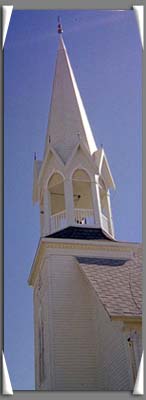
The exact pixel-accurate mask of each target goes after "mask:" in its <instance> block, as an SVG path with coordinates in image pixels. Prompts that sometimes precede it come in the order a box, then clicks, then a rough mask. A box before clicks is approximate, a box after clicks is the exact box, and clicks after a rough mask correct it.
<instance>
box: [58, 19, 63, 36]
mask: <svg viewBox="0 0 146 400" xmlns="http://www.w3.org/2000/svg"><path fill="white" fill-rule="evenodd" d="M58 33H59V34H61V33H63V29H62V25H61V21H60V17H58Z"/></svg>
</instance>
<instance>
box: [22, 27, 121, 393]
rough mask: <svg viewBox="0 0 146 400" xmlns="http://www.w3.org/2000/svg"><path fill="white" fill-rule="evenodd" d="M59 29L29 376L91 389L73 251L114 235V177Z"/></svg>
mask: <svg viewBox="0 0 146 400" xmlns="http://www.w3.org/2000/svg"><path fill="white" fill-rule="evenodd" d="M58 33H59V46H58V52H57V59H56V67H55V75H54V82H53V90H52V98H51V106H50V112H49V120H48V127H47V133H46V141H45V149H44V156H43V160H42V161H40V160H37V159H36V157H35V159H34V179H33V203H36V202H38V203H39V208H40V241H39V245H38V249H37V251H36V255H35V258H34V262H33V265H32V269H31V272H30V276H29V284H30V285H31V286H33V289H34V337H35V381H36V389H38V390H51V391H52V390H96V389H97V388H98V384H97V375H98V374H97V359H96V347H97V337H96V327H95V318H94V317H93V309H94V307H92V296H91V293H90V290H88V288H86V285H85V286H84V282H83V280H84V279H83V278H82V273H80V272H79V269H78V267H77V259H76V257H80V256H87V257H90V256H91V255H94V256H96V255H97V253H98V243H99V242H100V243H102V244H104V248H105V246H106V243H107V241H108V242H109V241H110V240H111V241H114V227H113V220H112V211H111V204H110V192H109V190H110V189H114V188H115V184H114V181H113V178H112V174H111V171H110V167H109V164H108V161H107V157H106V154H105V151H104V149H103V148H97V146H96V143H95V140H94V136H93V133H92V130H91V127H90V124H89V121H88V118H87V115H86V111H85V109H84V105H83V102H82V99H81V96H80V93H79V90H78V87H77V83H76V80H75V77H74V73H73V70H72V67H71V64H70V60H69V57H68V53H67V50H66V47H65V44H64V41H63V38H62V27H61V24H60V21H58ZM89 242H90V246H89ZM95 244H96V246H97V247H96V249H95ZM92 247H93V249H92ZM92 253H93V254H92ZM99 254H101V253H99ZM92 317H93V318H92ZM90 341H91V343H92V346H89V343H90Z"/></svg>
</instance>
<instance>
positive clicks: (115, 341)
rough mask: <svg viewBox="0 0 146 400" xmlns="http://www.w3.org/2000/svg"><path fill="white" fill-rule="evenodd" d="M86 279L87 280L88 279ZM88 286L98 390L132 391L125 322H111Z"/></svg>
mask: <svg viewBox="0 0 146 400" xmlns="http://www.w3.org/2000/svg"><path fill="white" fill-rule="evenodd" d="M82 273H83V272H82ZM84 279H85V280H87V278H86V277H85V278H84ZM88 286H89V291H91V293H92V303H93V304H94V313H95V321H96V335H97V336H96V338H97V339H96V340H97V386H98V390H101V391H119V390H120V391H127V390H131V388H132V386H131V385H132V381H131V374H130V371H129V367H130V365H129V356H128V347H127V342H126V337H125V334H124V332H123V322H122V321H116V322H113V321H111V319H110V317H109V316H108V314H107V311H106V310H105V309H104V307H103V305H102V304H101V302H100V301H99V299H98V296H97V295H96V294H95V292H94V290H93V288H92V287H91V286H90V283H88Z"/></svg>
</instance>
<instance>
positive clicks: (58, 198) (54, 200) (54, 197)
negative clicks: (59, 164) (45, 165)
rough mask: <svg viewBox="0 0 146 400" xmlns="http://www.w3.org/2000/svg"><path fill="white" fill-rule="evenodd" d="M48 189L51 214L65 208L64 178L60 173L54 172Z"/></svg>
mask: <svg viewBox="0 0 146 400" xmlns="http://www.w3.org/2000/svg"><path fill="white" fill-rule="evenodd" d="M48 190H49V194H50V205H51V215H54V214H57V213H59V212H61V211H64V210H65V198H64V180H63V177H62V175H61V174H59V173H58V172H55V173H54V174H53V175H52V176H51V178H50V180H49V182H48Z"/></svg>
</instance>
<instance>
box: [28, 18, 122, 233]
mask: <svg viewBox="0 0 146 400" xmlns="http://www.w3.org/2000/svg"><path fill="white" fill-rule="evenodd" d="M58 33H59V48H58V52H57V60H56V68H55V76H54V83H53V90H52V99H51V106H50V113H49V122H48V128H47V134H46V143H45V151H44V159H43V161H42V162H41V161H38V160H36V159H35V160H34V184H33V202H36V201H39V204H40V223H41V236H46V235H50V234H52V233H54V232H58V231H60V230H62V229H64V228H66V227H69V226H72V227H74V226H79V225H80V227H82V228H87V227H90V228H97V229H102V230H104V231H105V232H106V233H108V234H109V235H110V236H111V237H114V229H113V222H112V213H111V206H110V194H109V189H110V188H114V187H115V185H114V181H113V178H112V175H111V171H110V168H109V164H108V161H107V158H106V155H105V152H104V149H103V148H99V149H97V146H96V144H95V140H94V137H93V133H92V130H91V127H90V124H89V121H88V118H87V115H86V111H85V109H84V106H83V102H82V99H81V96H80V93H79V90H78V87H77V83H76V80H75V77H74V74H73V70H72V67H71V64H70V61H69V57H68V54H67V50H66V47H65V44H64V41H63V38H62V26H61V23H60V21H58Z"/></svg>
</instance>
